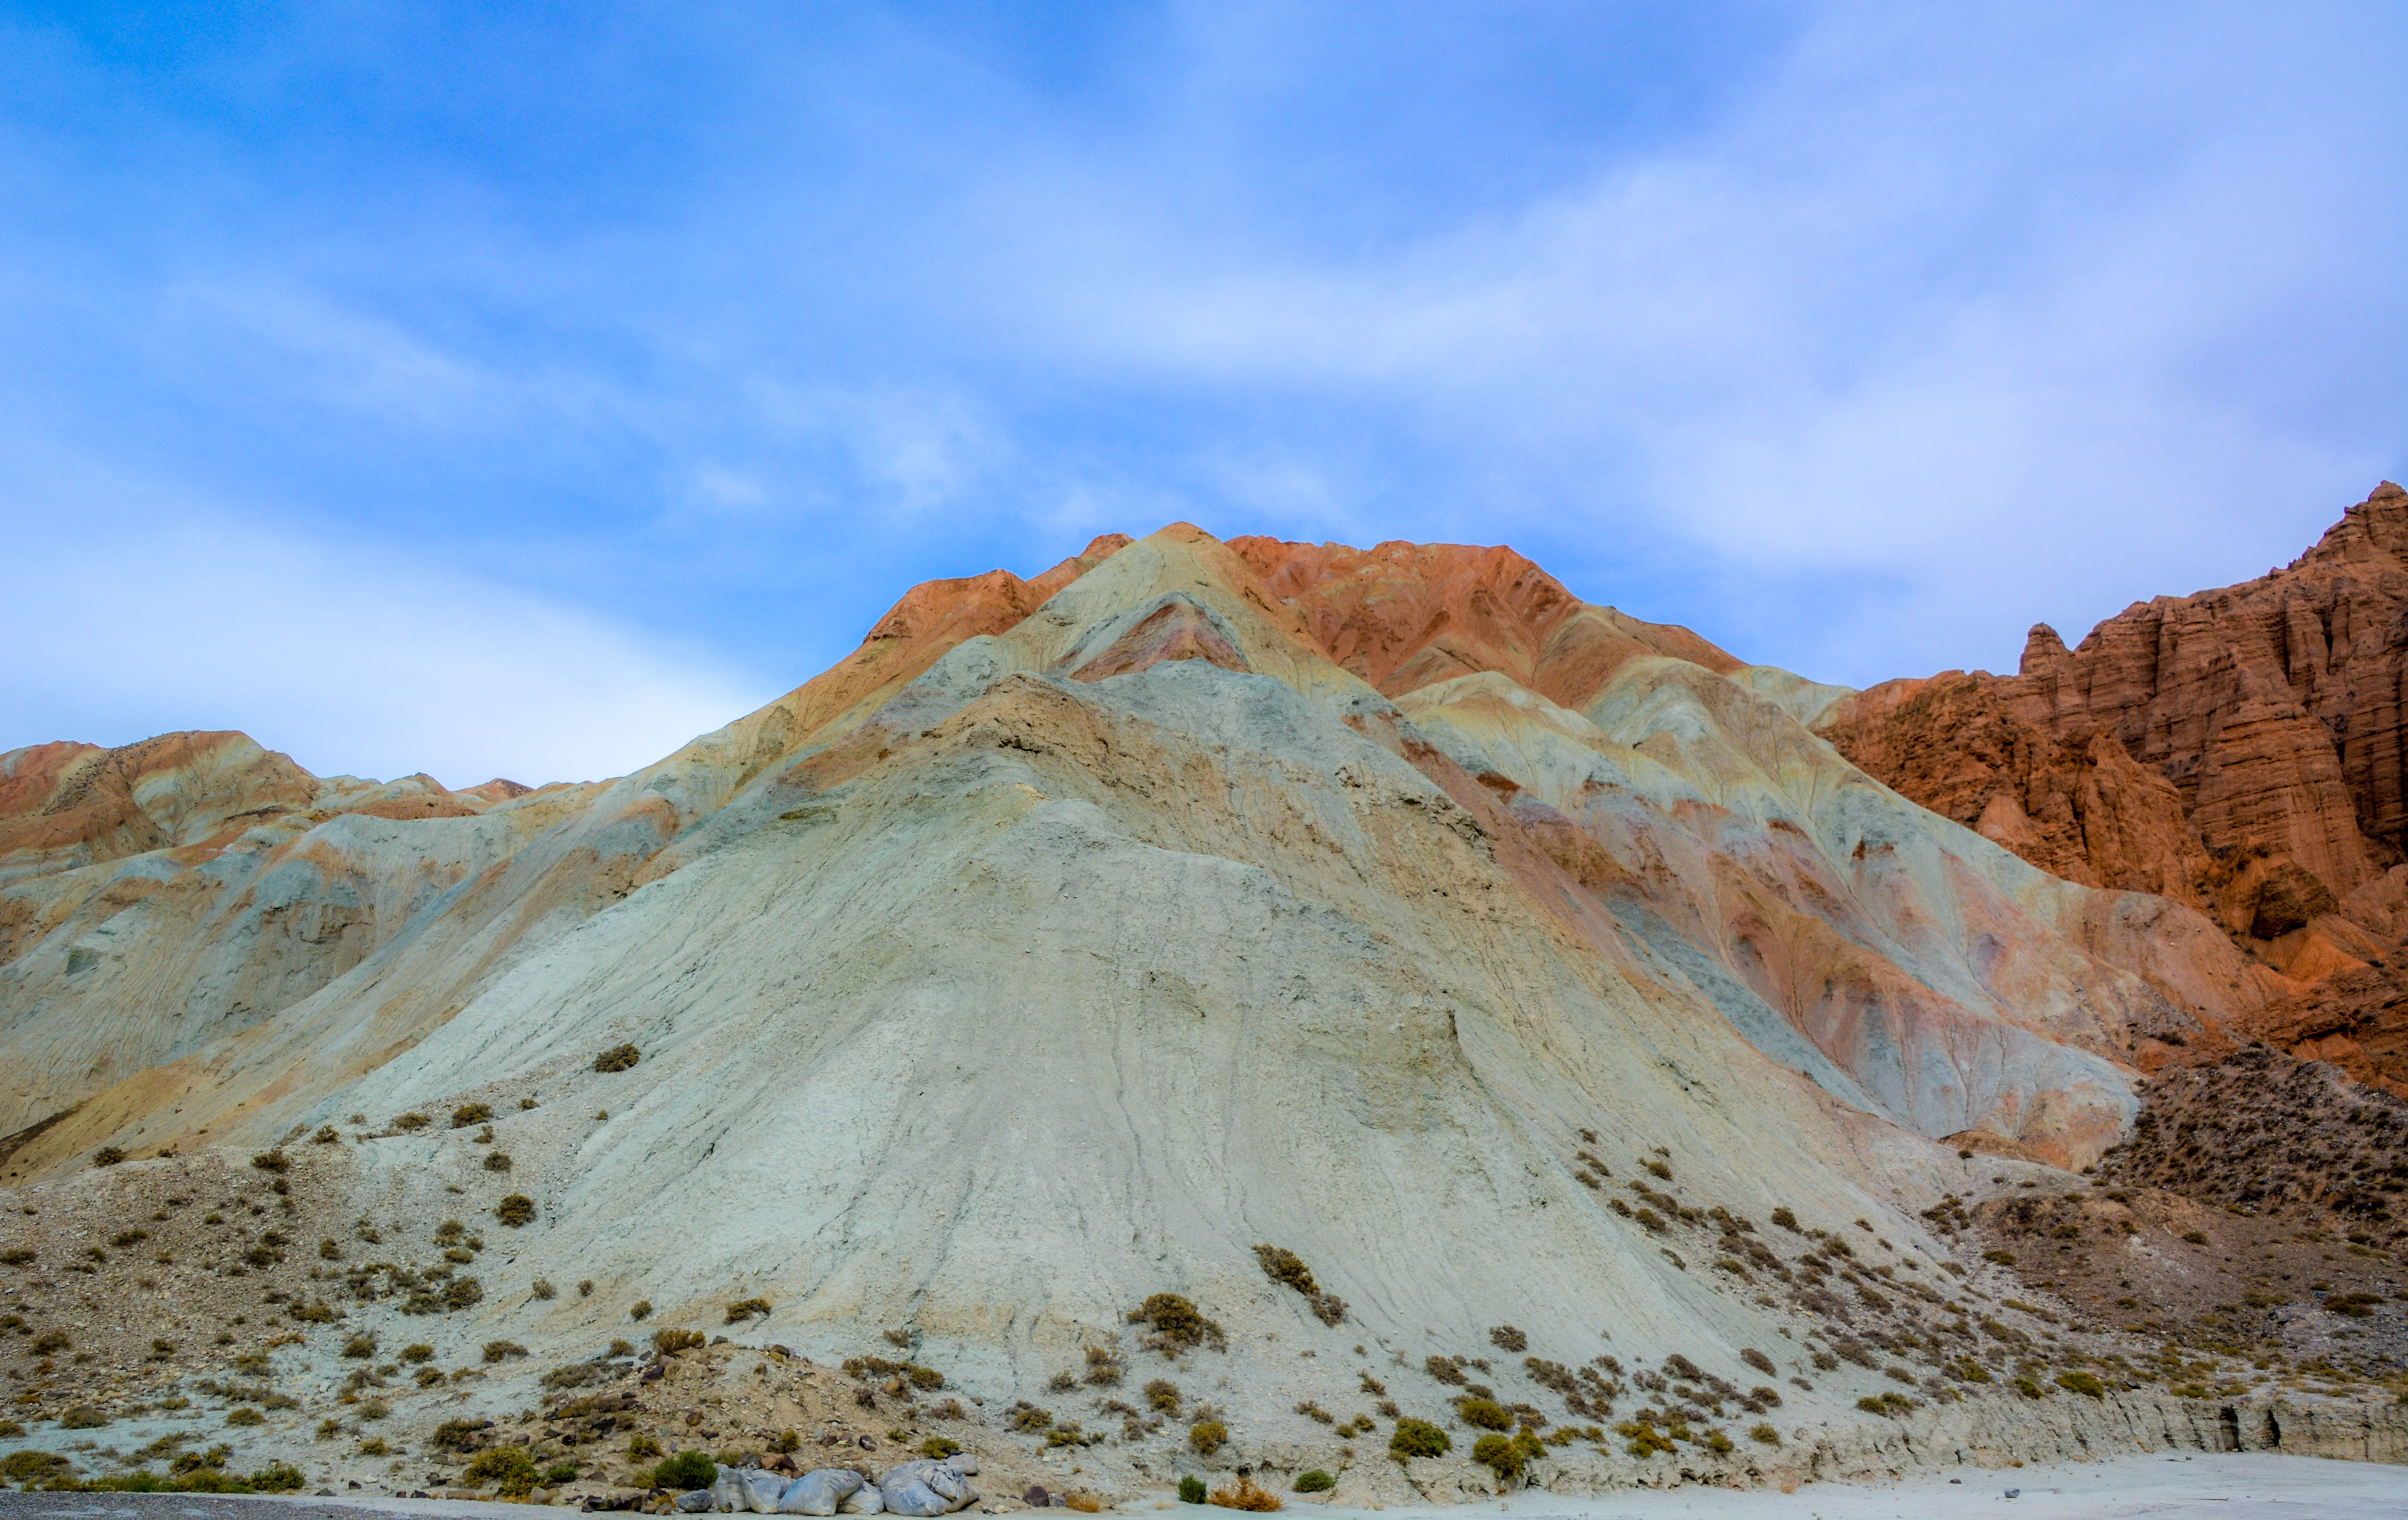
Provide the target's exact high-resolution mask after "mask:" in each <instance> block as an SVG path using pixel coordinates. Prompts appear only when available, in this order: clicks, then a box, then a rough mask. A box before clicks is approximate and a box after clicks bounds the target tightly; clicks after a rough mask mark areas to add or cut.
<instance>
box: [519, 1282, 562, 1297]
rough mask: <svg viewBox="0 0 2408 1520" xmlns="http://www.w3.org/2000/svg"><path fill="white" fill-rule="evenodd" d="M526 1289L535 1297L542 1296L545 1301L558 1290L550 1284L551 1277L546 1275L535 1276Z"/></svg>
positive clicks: (556, 1293) (555, 1294)
mask: <svg viewBox="0 0 2408 1520" xmlns="http://www.w3.org/2000/svg"><path fill="white" fill-rule="evenodd" d="M527 1291H528V1292H529V1293H532V1294H534V1295H535V1296H536V1297H537V1298H542V1299H544V1300H546V1301H549V1300H551V1299H552V1298H554V1297H555V1296H557V1295H558V1294H559V1292H560V1290H559V1289H558V1288H555V1287H553V1286H552V1279H551V1278H548V1277H538V1278H537V1279H536V1280H535V1282H534V1283H531V1284H529V1286H528V1288H527Z"/></svg>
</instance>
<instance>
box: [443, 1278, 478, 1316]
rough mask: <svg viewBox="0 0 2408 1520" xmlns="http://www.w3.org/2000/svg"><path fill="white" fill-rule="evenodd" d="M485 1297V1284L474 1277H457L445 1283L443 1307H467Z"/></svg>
mask: <svg viewBox="0 0 2408 1520" xmlns="http://www.w3.org/2000/svg"><path fill="white" fill-rule="evenodd" d="M484 1297H485V1285H484V1284H483V1283H480V1282H478V1281H477V1280H476V1279H475V1278H473V1277H455V1278H453V1279H452V1281H451V1282H449V1283H445V1284H443V1307H444V1308H446V1309H451V1310H460V1309H466V1308H467V1307H468V1306H469V1305H471V1304H474V1303H476V1302H478V1301H479V1300H480V1299H482V1298H484Z"/></svg>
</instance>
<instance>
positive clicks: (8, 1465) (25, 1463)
mask: <svg viewBox="0 0 2408 1520" xmlns="http://www.w3.org/2000/svg"><path fill="white" fill-rule="evenodd" d="M66 1468H67V1459H66V1458H65V1457H64V1456H61V1455H58V1454H57V1453H56V1452H36V1451H24V1452H10V1453H9V1454H8V1455H6V1456H0V1478H7V1479H10V1480H12V1481H14V1482H17V1483H22V1484H27V1485H29V1486H30V1485H31V1484H36V1483H39V1482H41V1481H42V1480H43V1479H45V1478H50V1477H55V1476H57V1475H58V1474H60V1473H62V1472H65V1470H66Z"/></svg>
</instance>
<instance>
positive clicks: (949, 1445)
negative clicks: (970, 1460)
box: [920, 1436, 962, 1462]
mask: <svg viewBox="0 0 2408 1520" xmlns="http://www.w3.org/2000/svg"><path fill="white" fill-rule="evenodd" d="M961 1449H962V1443H961V1442H960V1441H948V1440H946V1439H945V1438H944V1437H942V1436H930V1437H929V1438H928V1439H927V1440H925V1441H922V1442H920V1455H922V1456H928V1457H934V1458H936V1459H937V1460H938V1461H940V1462H941V1461H943V1460H944V1459H945V1458H946V1457H948V1456H951V1455H953V1454H954V1453H955V1452H958V1451H960V1450H961Z"/></svg>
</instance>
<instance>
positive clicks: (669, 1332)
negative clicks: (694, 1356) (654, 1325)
mask: <svg viewBox="0 0 2408 1520" xmlns="http://www.w3.org/2000/svg"><path fill="white" fill-rule="evenodd" d="M702 1343H703V1334H702V1332H701V1331H700V1330H674V1329H670V1328H667V1326H664V1327H662V1328H660V1329H657V1330H654V1331H653V1332H652V1349H653V1350H654V1351H657V1352H659V1353H660V1354H661V1355H664V1356H669V1355H675V1354H677V1353H678V1352H681V1351H692V1350H693V1349H694V1348H695V1347H696V1346H699V1345H701V1344H702Z"/></svg>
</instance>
